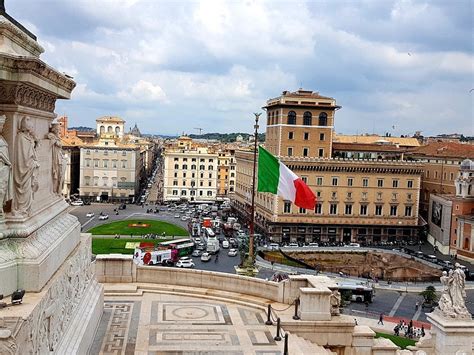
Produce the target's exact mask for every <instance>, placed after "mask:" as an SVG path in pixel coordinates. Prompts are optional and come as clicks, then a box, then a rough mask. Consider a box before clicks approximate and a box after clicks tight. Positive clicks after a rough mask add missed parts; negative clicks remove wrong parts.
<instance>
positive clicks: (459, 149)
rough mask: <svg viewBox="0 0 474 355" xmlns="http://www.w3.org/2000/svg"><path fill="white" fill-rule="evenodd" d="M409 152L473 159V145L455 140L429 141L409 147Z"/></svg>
mask: <svg viewBox="0 0 474 355" xmlns="http://www.w3.org/2000/svg"><path fill="white" fill-rule="evenodd" d="M409 154H410V155H413V156H416V157H439V158H459V159H468V158H469V159H474V145H473V144H467V143H466V144H463V143H457V142H431V143H428V144H426V145H422V146H420V147H418V148H414V149H410V151H409Z"/></svg>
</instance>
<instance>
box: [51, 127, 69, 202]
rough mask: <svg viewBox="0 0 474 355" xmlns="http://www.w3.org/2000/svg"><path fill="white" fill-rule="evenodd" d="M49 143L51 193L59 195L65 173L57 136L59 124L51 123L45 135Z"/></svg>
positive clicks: (60, 145) (64, 164) (62, 155)
mask: <svg viewBox="0 0 474 355" xmlns="http://www.w3.org/2000/svg"><path fill="white" fill-rule="evenodd" d="M47 138H48V139H49V141H50V145H51V154H52V164H53V165H52V177H53V193H54V194H56V195H58V196H61V195H62V189H63V184H64V175H65V173H66V164H67V163H66V160H65V157H64V154H63V150H62V147H63V146H62V143H61V139H60V138H59V124H58V123H53V124H52V125H51V128H50V131H49V133H48V137H47Z"/></svg>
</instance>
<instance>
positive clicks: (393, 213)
mask: <svg viewBox="0 0 474 355" xmlns="http://www.w3.org/2000/svg"><path fill="white" fill-rule="evenodd" d="M390 216H393V217H396V216H397V206H390Z"/></svg>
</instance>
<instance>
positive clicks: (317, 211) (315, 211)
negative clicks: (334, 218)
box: [314, 203, 322, 214]
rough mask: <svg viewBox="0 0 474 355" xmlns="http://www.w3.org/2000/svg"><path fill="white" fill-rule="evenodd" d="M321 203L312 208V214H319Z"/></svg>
mask: <svg viewBox="0 0 474 355" xmlns="http://www.w3.org/2000/svg"><path fill="white" fill-rule="evenodd" d="M321 206H322V205H321V203H317V204H316V206H314V213H316V214H321V211H322V208H321Z"/></svg>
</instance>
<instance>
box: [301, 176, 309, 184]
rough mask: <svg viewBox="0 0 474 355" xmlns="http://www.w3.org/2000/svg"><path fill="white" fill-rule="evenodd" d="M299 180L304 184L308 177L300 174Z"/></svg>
mask: <svg viewBox="0 0 474 355" xmlns="http://www.w3.org/2000/svg"><path fill="white" fill-rule="evenodd" d="M301 180H302V181H303V182H304V183H305V184H306V183H307V182H308V177H307V176H302V177H301Z"/></svg>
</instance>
